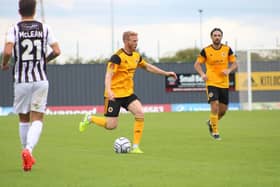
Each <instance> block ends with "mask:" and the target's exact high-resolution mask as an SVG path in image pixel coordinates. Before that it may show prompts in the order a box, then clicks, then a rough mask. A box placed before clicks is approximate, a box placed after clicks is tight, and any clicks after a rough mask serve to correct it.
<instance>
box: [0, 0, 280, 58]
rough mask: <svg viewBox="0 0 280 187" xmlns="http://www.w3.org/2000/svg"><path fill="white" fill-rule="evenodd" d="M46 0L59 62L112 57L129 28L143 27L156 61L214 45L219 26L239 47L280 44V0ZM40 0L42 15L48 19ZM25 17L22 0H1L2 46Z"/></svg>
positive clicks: (142, 47) (142, 40) (141, 34)
mask: <svg viewBox="0 0 280 187" xmlns="http://www.w3.org/2000/svg"><path fill="white" fill-rule="evenodd" d="M38 1H39V2H40V0H38ZM43 1H44V4H43V5H44V15H45V23H46V24H48V25H50V26H51V27H52V29H53V31H54V34H55V36H56V38H57V40H58V41H59V44H60V47H61V50H62V55H61V56H60V57H59V58H58V61H64V60H65V59H67V58H70V57H72V58H76V57H77V56H79V57H81V58H83V59H85V60H88V59H97V58H109V57H110V56H111V55H112V53H113V52H114V51H116V50H117V49H118V48H120V47H122V46H123V43H122V33H123V32H124V31H127V30H133V31H136V32H138V39H139V42H138V49H139V51H140V52H143V53H145V54H146V55H147V56H149V57H152V58H154V59H156V60H157V59H158V58H159V57H164V56H168V55H172V54H174V53H175V52H176V51H178V50H181V49H186V48H193V47H198V48H201V47H202V46H206V45H209V44H210V43H211V40H210V31H211V30H212V29H213V28H214V27H219V28H221V29H222V30H223V31H224V37H223V43H225V42H226V43H228V45H230V46H231V48H232V49H233V50H234V51H235V50H247V49H275V48H280V23H279V20H280V1H279V0H265V1H264V0H250V1H249V0H235V1H224V0H216V1H206V0H196V1H189V0H141V1H139V0H59V1H57V0H43ZM39 2H38V5H37V14H36V19H38V20H42V15H41V6H40V3H39ZM199 10H202V12H201V13H199ZM19 20H20V16H19V15H18V1H17V0H9V1H7V0H0V50H1V51H2V50H3V45H4V41H5V33H6V31H7V29H8V28H9V27H10V26H11V25H12V24H15V23H16V22H17V21H19ZM112 20H113V21H112Z"/></svg>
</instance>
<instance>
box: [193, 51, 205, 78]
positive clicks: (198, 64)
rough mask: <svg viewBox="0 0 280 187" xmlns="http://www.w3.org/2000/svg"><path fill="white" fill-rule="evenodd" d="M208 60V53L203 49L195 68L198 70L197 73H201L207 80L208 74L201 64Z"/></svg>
mask: <svg viewBox="0 0 280 187" xmlns="http://www.w3.org/2000/svg"><path fill="white" fill-rule="evenodd" d="M205 60H206V54H205V50H204V49H202V51H201V52H200V55H199V56H198V57H197V60H196V62H195V63H194V69H195V70H196V71H197V73H199V75H200V76H201V78H202V79H203V80H204V81H206V80H207V76H206V74H205V73H204V71H203V69H202V67H201V64H202V63H204V62H205Z"/></svg>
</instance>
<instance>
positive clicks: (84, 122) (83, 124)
mask: <svg viewBox="0 0 280 187" xmlns="http://www.w3.org/2000/svg"><path fill="white" fill-rule="evenodd" d="M88 118H89V114H86V115H85V116H84V118H83V120H82V121H81V122H80V125H79V130H80V132H84V131H85V130H86V129H87V128H88V126H89V125H90V121H89V119H88Z"/></svg>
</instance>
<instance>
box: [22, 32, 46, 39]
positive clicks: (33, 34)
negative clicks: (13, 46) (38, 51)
mask: <svg viewBox="0 0 280 187" xmlns="http://www.w3.org/2000/svg"><path fill="white" fill-rule="evenodd" d="M19 37H21V38H43V31H29V32H26V31H21V32H19Z"/></svg>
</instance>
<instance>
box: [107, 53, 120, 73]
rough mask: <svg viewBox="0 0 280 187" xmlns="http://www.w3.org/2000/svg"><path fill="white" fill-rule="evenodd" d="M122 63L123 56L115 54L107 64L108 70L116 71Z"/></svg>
mask: <svg viewBox="0 0 280 187" xmlns="http://www.w3.org/2000/svg"><path fill="white" fill-rule="evenodd" d="M120 63H121V58H120V57H119V56H118V55H116V54H114V55H113V56H111V58H110V60H109V62H108V64H107V71H110V72H113V73H115V72H116V71H117V69H118V66H119V64H120Z"/></svg>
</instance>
